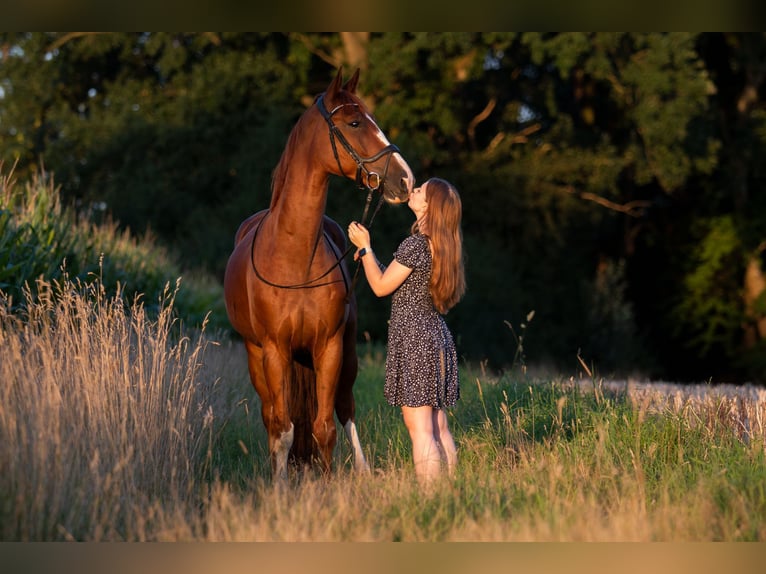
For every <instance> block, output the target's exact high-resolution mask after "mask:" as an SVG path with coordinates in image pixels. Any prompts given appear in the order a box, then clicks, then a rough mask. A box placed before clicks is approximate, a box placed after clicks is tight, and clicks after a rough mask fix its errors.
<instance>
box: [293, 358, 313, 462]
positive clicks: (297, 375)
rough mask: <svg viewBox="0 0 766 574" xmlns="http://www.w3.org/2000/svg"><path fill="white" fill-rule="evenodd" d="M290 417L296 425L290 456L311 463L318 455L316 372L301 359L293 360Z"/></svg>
mask: <svg viewBox="0 0 766 574" xmlns="http://www.w3.org/2000/svg"><path fill="white" fill-rule="evenodd" d="M291 370H292V377H291V384H290V395H289V401H290V402H289V405H290V419H291V420H292V422H293V424H294V425H295V435H294V438H293V446H292V448H291V449H290V457H291V459H292V460H293V461H294V462H296V463H305V464H310V463H311V462H312V458H314V457H315V456H317V454H318V452H317V449H316V441H315V440H314V436H313V428H312V424H313V422H314V419H315V418H316V415H317V408H318V407H317V391H316V374H315V373H314V370H313V369H312V368H311V367H308V366H306V365H304V364H302V363H300V362H299V361H296V360H293V362H292V367H291Z"/></svg>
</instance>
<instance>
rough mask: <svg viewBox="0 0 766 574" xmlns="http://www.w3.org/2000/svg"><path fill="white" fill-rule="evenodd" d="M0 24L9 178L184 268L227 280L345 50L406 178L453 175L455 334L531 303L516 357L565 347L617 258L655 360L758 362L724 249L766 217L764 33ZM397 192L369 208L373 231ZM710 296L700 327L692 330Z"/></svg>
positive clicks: (759, 232)
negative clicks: (462, 289) (718, 238)
mask: <svg viewBox="0 0 766 574" xmlns="http://www.w3.org/2000/svg"><path fill="white" fill-rule="evenodd" d="M0 44H2V45H4V46H6V47H7V48H6V49H5V51H4V52H3V54H4V56H3V59H2V63H0V65H2V71H3V78H2V80H0V88H1V89H2V96H0V161H2V160H4V161H5V162H6V163H9V164H10V163H13V162H15V161H16V160H17V159H18V167H17V170H18V171H17V173H18V174H19V176H21V177H23V178H26V177H27V176H28V175H31V174H32V173H34V171H35V169H36V168H37V166H38V165H40V162H41V161H44V165H45V166H46V168H47V169H50V170H51V171H52V172H55V174H56V179H57V181H58V182H59V183H60V185H61V192H62V196H63V198H64V199H65V200H66V201H67V202H71V203H72V204H75V205H77V208H78V210H80V211H82V212H89V211H90V210H92V208H93V207H99V208H101V207H105V213H108V214H109V215H110V216H111V217H113V218H114V220H115V221H116V222H118V225H119V227H120V229H131V230H132V232H133V233H136V234H143V233H145V232H147V231H149V232H151V234H152V235H153V236H154V237H155V238H156V242H157V243H158V244H162V245H163V246H165V247H167V248H168V249H169V250H170V251H171V252H173V253H174V254H175V256H176V257H177V258H178V260H179V261H180V262H181V264H183V265H184V266H185V267H188V268H204V269H205V270H206V271H208V272H210V273H212V275H213V276H214V277H216V278H217V279H219V280H220V279H221V277H222V275H223V269H224V266H225V263H226V260H227V257H228V255H229V252H230V249H231V244H232V238H233V235H234V232H235V231H236V229H237V227H238V225H239V223H240V222H241V221H242V220H243V219H244V218H246V217H247V216H249V215H250V214H251V213H253V212H254V211H256V210H258V209H261V208H263V207H266V206H267V205H268V202H269V197H270V179H271V172H272V170H273V168H274V166H275V165H276V163H277V161H278V158H279V155H280V153H281V151H282V149H283V146H284V142H285V140H286V138H287V135H288V133H289V131H290V129H291V128H292V126H293V125H294V122H295V120H296V118H297V117H298V115H299V114H300V113H301V112H302V111H303V110H304V109H305V108H306V106H308V105H310V104H311V102H312V101H313V97H314V96H315V95H316V94H317V93H319V92H320V91H321V90H323V89H324V88H325V87H326V86H327V83H328V82H329V80H330V79H331V78H332V76H333V75H334V74H335V72H336V71H337V69H338V68H339V67H344V68H345V69H344V72H345V73H346V75H348V74H349V73H350V72H351V71H352V70H351V67H352V66H359V67H361V69H362V76H361V82H360V84H359V91H360V93H361V94H362V96H363V98H364V99H365V101H367V102H368V103H369V105H370V107H371V109H372V110H373V111H374V113H375V115H376V118H377V120H378V122H379V124H380V125H381V127H382V128H383V130H384V131H385V132H386V133H387V134H388V135H389V136H390V139H391V140H392V141H393V142H394V143H396V144H397V145H398V146H399V147H400V149H401V150H402V152H403V154H404V156H405V157H406V158H407V160H408V161H409V163H410V165H411V166H412V167H413V170H414V172H415V175H416V177H417V179H418V181H423V180H424V179H426V178H427V177H429V176H432V175H437V176H441V177H445V178H447V179H451V180H453V181H454V182H455V183H456V184H457V186H458V189H459V190H460V192H461V195H462V197H463V201H464V232H465V237H466V250H467V253H466V256H467V257H466V261H467V264H468V265H467V273H468V286H469V291H468V294H467V296H466V298H465V299H464V301H463V302H462V303H461V305H459V306H458V307H457V308H455V309H454V310H453V311H452V312H451V313H450V316H449V320H450V322H451V325H452V326H453V327H454V329H455V331H456V334H457V336H458V338H460V339H461V340H462V342H463V347H462V352H464V353H465V354H466V355H467V356H470V357H471V358H474V359H476V360H482V359H484V358H490V359H491V360H492V361H493V362H496V363H501V362H503V361H504V360H507V356H506V355H505V354H504V353H505V351H507V348H508V344H509V343H510V344H512V342H511V341H506V340H503V338H502V337H493V338H492V340H491V341H489V343H488V344H486V345H484V344H483V343H484V342H485V339H486V337H483V336H482V334H484V333H486V332H488V331H492V330H493V329H497V330H499V331H500V332H504V328H503V321H511V322H514V323H515V322H518V318H519V317H522V316H524V315H525V314H526V313H527V312H528V311H529V310H530V309H535V310H536V311H537V320H536V322H535V332H534V333H533V335H534V336H531V337H530V339H529V343H530V344H529V346H528V347H527V351H528V352H529V357H530V360H532V361H535V360H540V361H545V360H549V359H551V360H553V361H554V362H556V363H557V364H562V365H567V364H568V365H571V364H573V358H574V356H575V353H576V350H577V349H578V348H583V349H585V348H588V347H589V345H591V343H592V342H593V338H594V337H597V335H595V334H594V333H593V332H591V329H592V328H594V326H595V325H597V324H598V322H594V320H593V319H592V318H589V317H588V310H587V309H585V308H584V305H587V301H588V294H587V291H588V289H591V287H590V286H592V285H593V284H594V281H596V277H597V267H598V266H599V265H600V262H602V261H607V262H609V264H610V265H622V263H621V262H624V266H625V273H624V281H625V284H624V285H622V286H620V287H618V286H617V285H616V284H610V285H611V286H610V287H609V288H610V289H612V288H613V289H616V290H617V291H616V292H615V293H614V298H615V299H616V300H620V301H622V302H623V303H624V309H627V308H630V309H631V310H632V313H631V315H632V317H629V315H627V314H623V315H622V317H623V320H624V332H633V333H641V335H642V337H644V339H645V340H646V341H647V346H648V348H647V353H649V354H650V355H655V356H656V357H657V364H658V367H657V371H656V373H657V374H658V376H666V377H674V378H678V377H680V378H688V379H695V378H696V379H699V378H700V377H704V378H708V377H710V376H724V375H725V376H727V377H729V376H733V377H735V378H739V379H743V378H746V377H751V376H752V374H751V373H749V372H748V371H747V370H743V369H742V368H741V366H738V365H741V364H742V361H740V360H739V359H741V358H742V357H743V355H744V354H748V355H753V356H752V357H751V359H753V360H755V361H756V363H757V362H758V357H757V356H758V355H759V354H760V351H759V349H760V348H761V346H760V345H759V344H758V343H757V342H756V344H754V345H752V346H750V347H749V345H750V343H747V342H746V341H745V337H744V336H743V329H742V325H741V324H740V325H738V324H737V322H736V311H735V309H736V307H737V306H738V305H741V298H742V294H743V290H742V283H743V277H742V275H741V272H742V269H743V262H742V261H741V260H737V259H738V258H739V257H742V256H744V254H746V253H748V252H752V250H754V249H756V247H757V246H758V245H760V244H761V243H762V242H763V241H764V237H765V236H766V216H764V214H766V199H764V198H766V195H764V194H762V193H759V192H758V190H759V189H760V188H761V187H762V186H763V184H764V183H765V182H764V179H766V171H764V169H763V166H764V165H766V161H764V158H766V129H764V125H766V123H765V122H764V117H765V116H764V114H765V113H766V112H765V111H764V106H763V104H762V102H761V101H760V99H759V98H758V97H757V96H758V94H759V93H762V92H763V79H762V78H764V77H766V74H764V65H763V62H764V61H766V60H764V58H763V54H764V53H766V37H764V36H763V34H757V33H635V32H630V33H623V32H610V33H606V32H570V33H516V32H492V33H474V32H448V33H429V32H425V33H399V32H384V33H360V34H358V35H357V36H356V43H353V42H350V41H349V40H348V36H345V35H343V34H339V33H297V32H296V33H171V32H159V33H157V32H152V33H149V32H143V33H105V34H96V33H3V34H2V35H0ZM330 187H331V189H330V197H329V199H328V204H327V211H328V214H329V215H330V216H332V217H333V218H335V219H336V220H338V221H339V222H340V223H341V224H343V223H344V222H346V221H348V220H351V219H357V218H358V217H359V215H360V212H361V206H362V205H363V198H362V197H360V196H361V194H359V193H358V192H357V190H355V189H353V184H350V183H348V182H341V181H340V180H338V179H336V178H331V181H330ZM410 215H411V214H409V213H408V212H407V210H406V208H403V207H402V208H390V209H388V208H387V209H385V210H384V211H383V212H382V214H381V216H380V218H379V219H378V223H377V224H376V228H375V229H374V230H373V235H374V241H375V242H376V246H380V247H381V249H378V250H377V251H378V252H379V253H384V254H385V253H389V254H390V253H392V252H393V248H394V247H395V245H396V244H397V243H398V241H399V240H401V238H402V237H403V235H404V234H405V233H406V232H407V229H408V227H409V224H410V222H411V217H410ZM721 217H731V218H732V221H733V227H732V229H731V234H732V239H733V240H734V239H735V240H736V241H739V242H740V243H741V245H742V248H741V249H740V250H738V251H736V252H732V253H731V257H730V261H729V263H730V270H729V272H727V274H726V277H725V279H724V281H722V282H721V283H720V284H719V285H718V288H717V289H715V290H713V291H711V292H710V293H711V294H712V298H713V299H714V301H711V302H708V303H706V306H704V307H701V308H700V307H697V306H696V302H697V301H698V300H699V293H698V292H697V291H695V289H696V287H695V288H691V287H690V286H689V285H688V284H687V283H688V282H687V277H689V278H691V277H692V276H693V275H694V274H695V273H696V271H695V270H694V269H693V268H689V267H687V265H688V264H689V263H690V262H695V263H694V264H695V265H701V266H702V267H703V268H704V267H709V265H708V264H707V263H705V264H701V263H700V261H702V260H703V259H704V258H703V259H700V257H699V254H698V253H697V242H698V241H699V240H700V238H701V237H703V236H704V235H705V234H704V233H702V232H700V231H699V230H700V229H706V228H711V227H712V226H715V225H716V223H715V221H716V220H717V219H718V218H721ZM699 273H701V274H704V273H707V271H704V270H701V271H699ZM651 278H657V280H656V282H658V283H661V284H662V285H661V286H659V285H655V284H653V281H652V279H651ZM660 278H661V279H660ZM692 282H694V281H692ZM605 288H606V286H605ZM358 294H359V302H360V324H361V325H363V327H362V332H368V333H369V334H370V335H371V336H372V337H373V338H375V339H377V340H382V339H383V337H384V336H385V321H386V317H387V302H381V301H379V300H377V299H376V298H374V296H372V295H371V294H370V293H369V290H367V289H366V287H364V283H363V282H360V289H359V293H358ZM609 296H610V295H607V294H605V295H604V297H605V300H606V299H607V298H608V297H609ZM679 305H681V306H682V308H683V309H688V310H689V314H688V315H683V314H682V315H683V316H682V317H681V318H680V319H678V318H677V315H676V313H677V308H678V306H679ZM708 313H713V314H714V315H715V317H714V318H712V322H713V323H715V327H714V331H715V333H716V334H715V335H710V334H707V335H702V336H700V335H699V333H700V332H702V331H704V329H703V327H702V325H703V323H706V322H707V321H706V319H705V317H706V316H707V314H708ZM689 317H691V318H689ZM711 317H712V316H711ZM724 317H725V319H724ZM630 322H632V323H634V324H633V325H629V324H628V323H630ZM708 323H709V322H708ZM676 326H679V327H680V328H676ZM585 329H587V332H586V331H584V330H585ZM682 347H683V349H684V351H683V352H679V353H670V352H669V349H679V348H682ZM594 354H599V355H602V353H595V352H594ZM617 355H621V356H625V357H627V356H629V355H631V353H627V352H625V353H623V352H620V353H617V354H616V355H614V354H613V358H614V357H616V356H617ZM705 357H707V360H702V359H704V358H705ZM749 361H750V359H749ZM722 364H725V368H723V369H722V370H719V368H718V367H717V366H716V365H722ZM605 367H606V366H605ZM626 367H627V366H626Z"/></svg>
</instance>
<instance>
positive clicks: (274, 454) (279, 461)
mask: <svg viewBox="0 0 766 574" xmlns="http://www.w3.org/2000/svg"><path fill="white" fill-rule="evenodd" d="M245 347H246V348H247V359H248V361H247V363H248V367H249V370H250V380H251V381H252V383H253V386H254V387H255V391H256V392H257V393H258V396H259V397H260V399H261V418H262V419H263V425H264V426H265V427H266V432H267V433H268V435H269V456H270V459H271V472H272V476H274V477H276V478H277V479H279V480H285V479H287V455H288V453H289V452H290V447H291V446H292V444H293V431H294V427H293V424H292V422H290V421H289V419H288V418H287V416H286V412H285V411H286V408H285V400H284V394H283V392H282V385H281V372H280V370H279V369H278V368H277V369H274V368H272V369H270V372H272V377H273V376H274V375H273V372H274V371H275V370H276V371H277V374H276V376H277V377H280V379H278V382H277V384H276V385H274V384H271V385H270V384H269V379H267V371H266V369H265V362H264V352H263V349H262V348H261V347H259V346H257V345H255V344H254V343H252V342H250V341H246V342H245ZM271 362H272V363H273V362H274V361H271ZM271 380H272V381H273V380H274V379H273V378H272V379H271ZM286 422H288V423H289V424H286Z"/></svg>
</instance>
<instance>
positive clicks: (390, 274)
mask: <svg viewBox="0 0 766 574" xmlns="http://www.w3.org/2000/svg"><path fill="white" fill-rule="evenodd" d="M407 205H408V206H409V208H410V209H411V210H412V212H413V213H414V214H415V218H416V221H415V223H414V224H413V225H412V229H411V235H410V236H409V237H407V238H406V239H405V240H404V241H402V243H401V244H400V245H399V247H398V248H397V249H396V251H395V252H394V260H393V261H392V262H391V263H390V264H389V265H388V267H385V266H383V265H381V264H380V263H379V262H378V260H377V258H376V257H375V254H374V253H373V251H372V247H371V243H370V234H369V232H368V230H367V229H366V228H365V227H364V226H363V225H361V224H359V223H357V222H355V221H352V222H351V224H350V225H349V226H348V236H349V239H350V240H351V242H352V243H353V244H354V245H355V246H356V247H357V248H358V251H357V252H356V255H355V256H354V259H361V260H362V266H363V268H364V273H365V275H366V277H367V282H368V283H369V285H370V287H371V288H372V290H373V292H374V293H375V295H377V296H378V297H384V296H386V295H391V294H393V297H392V298H391V320H390V321H389V327H388V349H387V354H386V382H385V386H384V389H383V393H384V395H385V397H386V400H387V401H388V402H389V404H391V405H394V406H400V407H401V408H402V414H403V417H404V423H405V425H406V427H407V430H408V432H409V434H410V438H411V440H412V456H413V461H414V463H415V473H416V476H417V477H418V480H419V481H420V482H421V483H422V484H428V483H430V482H431V481H432V480H433V479H435V478H436V477H438V476H439V475H440V473H441V462H442V460H445V461H446V463H447V470H448V472H449V474H450V476H451V475H453V473H454V470H455V466H456V464H457V450H456V448H455V442H454V440H453V438H452V434H451V433H450V430H449V426H448V424H447V415H446V412H445V409H446V408H448V407H452V406H454V405H455V403H456V402H457V399H458V398H459V395H460V392H459V387H458V368H457V353H456V351H455V343H454V341H453V339H452V334H451V333H450V331H449V328H448V327H447V324H446V323H445V321H444V318H443V317H442V315H443V314H445V313H447V311H449V310H450V309H451V308H452V307H453V306H454V305H455V304H456V303H457V302H458V301H459V300H460V298H461V297H462V296H463V294H464V293H465V272H464V268H463V234H462V230H461V227H460V223H461V217H462V204H461V201H460V196H459V195H458V192H457V190H456V189H455V187H454V186H453V185H451V184H450V183H449V182H447V181H445V180H443V179H439V178H431V179H429V180H428V181H426V182H425V183H423V185H421V186H420V187H418V188H415V189H414V190H413V192H412V193H411V194H410V197H409V199H408V202H407Z"/></svg>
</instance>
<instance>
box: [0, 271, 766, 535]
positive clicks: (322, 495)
mask: <svg viewBox="0 0 766 574" xmlns="http://www.w3.org/2000/svg"><path fill="white" fill-rule="evenodd" d="M35 293H39V296H38V297H36V298H33V297H32V296H31V295H29V294H28V295H27V296H28V301H27V303H26V305H25V306H24V308H25V309H26V311H25V314H24V315H19V314H18V311H15V313H16V314H15V315H14V314H13V313H14V312H12V311H11V309H10V308H9V306H7V305H6V306H2V305H0V382H1V383H2V384H0V538H1V539H2V540H6V541H8V540H109V541H112V540H129V541H144V540H149V541H155V540H168V541H527V540H530V541H532V540H533V541H708V540H728V541H732V540H764V539H766V494H765V490H766V489H765V488H764V484H766V462H765V460H764V459H765V457H764V444H766V437H765V436H764V432H765V431H764V428H763V424H762V421H763V420H764V415H765V414H766V398H765V397H764V394H763V393H762V392H761V390H760V389H753V388H746V389H737V394H733V391H732V390H726V389H724V390H725V391H726V392H724V390H721V389H719V388H717V387H714V386H708V388H707V389H706V391H705V392H704V393H703V392H702V391H701V390H700V391H699V392H698V393H697V392H694V390H693V389H687V391H686V393H685V394H681V391H679V388H678V387H671V388H667V389H664V388H662V387H656V386H655V387H651V386H646V387H643V386H640V385H635V384H630V385H629V384H623V385H618V384H615V385H608V384H602V382H597V383H596V384H585V383H589V381H582V380H575V379H556V378H553V377H547V378H544V379H533V378H531V377H528V376H526V375H503V376H495V375H491V374H488V373H486V372H483V371H481V370H473V369H472V368H471V367H470V366H468V365H464V366H463V368H462V372H461V376H462V378H461V384H462V388H463V397H462V399H461V401H460V402H459V404H458V406H457V408H456V409H455V410H454V411H453V412H452V413H451V414H450V420H451V423H452V428H453V431H454V434H455V438H456V440H457V443H458V449H459V456H460V462H459V466H458V470H457V475H456V477H455V479H454V480H449V481H447V480H445V481H444V482H442V483H440V484H437V485H436V486H435V487H434V488H433V489H432V490H430V491H428V492H423V491H422V490H421V489H420V488H419V487H418V485H417V483H416V481H415V480H414V475H413V472H412V466H411V461H410V452H409V440H408V439H407V437H406V431H405V429H404V425H403V423H402V421H401V416H400V413H399V411H398V410H397V409H394V408H392V407H389V406H388V405H386V404H385V402H384V400H383V398H382V392H381V388H382V382H383V366H382V352H381V351H380V350H379V349H368V350H367V352H366V353H365V351H364V349H360V350H361V353H362V357H361V358H362V360H361V369H360V374H359V378H358V382H357V385H356V387H355V389H356V392H355V394H356V396H357V406H358V422H359V430H360V436H361V439H362V443H363V446H364V448H365V450H366V452H367V455H368V459H369V460H370V461H371V462H372V465H373V472H372V473H371V474H369V475H365V474H357V473H355V472H354V471H353V470H352V464H351V461H350V450H349V447H348V445H347V444H346V441H345V440H344V439H343V437H342V432H340V433H339V437H340V438H339V442H338V446H337V448H336V452H335V470H334V471H333V473H332V474H330V475H329V476H320V475H317V474H315V473H313V472H305V473H299V472H295V473H294V474H293V476H292V478H291V480H290V482H289V483H288V484H286V485H282V486H275V485H274V484H272V483H271V480H270V476H269V469H268V461H267V456H266V452H265V448H266V440H265V433H264V432H263V426H262V423H261V421H260V413H259V405H258V401H257V398H256V396H255V393H254V391H253V390H252V387H251V386H250V383H249V380H248V377H247V367H246V363H245V353H244V351H243V349H242V348H241V344H240V343H236V342H226V343H221V344H218V343H214V342H213V341H211V339H210V338H209V336H208V335H206V334H205V333H204V332H202V333H194V334H185V333H184V331H183V329H182V328H181V326H180V324H179V322H178V321H176V320H175V318H174V308H173V295H174V293H175V290H174V289H173V288H171V286H169V287H168V289H167V290H166V292H165V296H164V297H163V298H161V300H159V301H157V302H156V305H152V308H157V309H159V311H158V313H157V314H154V313H151V314H150V313H149V312H147V311H146V309H145V307H144V306H143V305H142V303H141V301H138V302H136V301H133V302H128V301H126V300H125V299H124V297H122V296H121V295H120V293H119V292H118V293H117V295H115V296H111V295H110V296H107V295H106V293H105V292H104V290H103V288H102V287H101V286H100V284H99V282H98V281H94V282H92V283H90V284H83V283H81V282H78V281H69V280H66V279H65V280H63V281H61V282H59V283H55V282H54V283H44V282H41V283H40V284H39V285H38V286H37V289H36V290H35ZM650 391H651V392H650ZM719 391H720V392H719ZM663 397H664V398H663Z"/></svg>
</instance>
